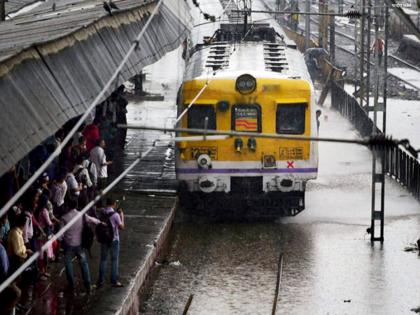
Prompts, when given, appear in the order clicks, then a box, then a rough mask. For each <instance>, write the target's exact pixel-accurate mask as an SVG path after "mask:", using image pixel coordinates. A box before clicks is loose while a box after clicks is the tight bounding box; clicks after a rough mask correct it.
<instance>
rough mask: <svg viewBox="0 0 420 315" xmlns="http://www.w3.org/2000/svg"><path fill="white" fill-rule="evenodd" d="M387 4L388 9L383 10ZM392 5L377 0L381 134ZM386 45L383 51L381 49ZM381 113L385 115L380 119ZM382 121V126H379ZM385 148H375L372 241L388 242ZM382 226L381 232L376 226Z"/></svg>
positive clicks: (376, 118) (377, 101) (376, 71)
mask: <svg viewBox="0 0 420 315" xmlns="http://www.w3.org/2000/svg"><path fill="white" fill-rule="evenodd" d="M384 6H385V10H382V9H381V8H383V7H384ZM388 15H389V8H388V5H387V4H386V3H385V2H384V0H375V41H374V46H373V47H374V53H375V69H374V93H373V110H372V112H373V122H374V124H373V130H372V135H377V134H378V128H379V129H381V130H382V132H383V133H384V134H385V133H386V101H387V91H386V90H387V80H386V74H387V70H388V69H387V68H388V61H387V58H388V18H389V16H388ZM382 44H383V51H382V49H381V47H382ZM379 113H381V114H382V115H381V116H382V117H381V118H382V119H381V120H382V121H380V119H379V116H380V115H378V114H379ZM378 123H380V125H379V126H378ZM385 153H386V151H385V150H380V151H376V150H372V207H371V213H372V214H371V227H370V232H371V234H370V240H371V242H372V243H373V242H376V241H379V242H381V243H383V242H384V224H385V171H386V167H385ZM378 224H379V225H380V228H379V231H378V230H377V229H376V226H377V225H378Z"/></svg>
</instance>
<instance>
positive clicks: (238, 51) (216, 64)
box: [184, 0, 311, 81]
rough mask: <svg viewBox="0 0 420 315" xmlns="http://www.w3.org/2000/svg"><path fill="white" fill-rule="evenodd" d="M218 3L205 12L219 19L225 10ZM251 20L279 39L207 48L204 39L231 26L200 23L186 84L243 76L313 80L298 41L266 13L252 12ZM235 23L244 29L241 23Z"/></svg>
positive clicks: (214, 44) (223, 43) (194, 34)
mask: <svg viewBox="0 0 420 315" xmlns="http://www.w3.org/2000/svg"><path fill="white" fill-rule="evenodd" d="M215 1H216V0H215ZM216 2H217V3H216ZM216 2H215V3H214V5H212V6H209V7H207V8H206V9H208V10H210V13H211V14H214V15H215V16H218V15H220V14H221V13H222V12H223V9H222V7H221V6H220V2H219V0H217V1H216ZM253 6H254V7H255V9H256V10H262V9H264V8H263V7H262V4H261V3H260V2H258V1H255V2H253ZM252 21H254V22H255V23H254V24H255V27H257V28H258V27H260V28H272V29H273V30H274V33H276V34H277V35H278V37H277V38H276V39H275V41H273V40H263V41H236V42H234V41H218V42H212V43H211V44H208V45H205V44H203V39H205V38H207V39H208V38H210V37H211V36H213V35H214V34H215V32H216V31H217V30H218V29H222V28H229V26H228V25H227V24H223V23H220V22H216V23H210V24H209V23H205V22H204V21H203V24H201V23H198V25H196V27H194V29H193V31H192V37H191V40H192V43H191V44H192V45H193V46H195V47H196V49H194V52H193V53H192V54H191V56H190V58H189V60H188V62H187V69H186V72H185V76H184V81H189V80H206V79H223V78H224V79H227V78H232V79H234V78H236V77H237V76H239V75H241V74H244V73H249V74H252V75H253V76H254V77H260V78H261V77H264V78H280V79H288V78H290V79H303V80H308V81H310V80H311V79H310V76H309V73H308V70H307V67H306V64H305V61H304V58H303V54H302V53H300V52H299V51H298V50H297V49H296V44H295V42H294V41H292V40H290V39H289V38H287V36H286V35H285V33H284V31H283V29H282V28H281V27H280V26H279V25H278V24H277V22H276V21H275V20H274V19H273V18H272V17H271V16H269V15H268V14H265V13H252ZM231 24H232V23H231ZM233 24H235V26H236V27H241V26H240V25H238V23H233ZM197 48H198V49H197Z"/></svg>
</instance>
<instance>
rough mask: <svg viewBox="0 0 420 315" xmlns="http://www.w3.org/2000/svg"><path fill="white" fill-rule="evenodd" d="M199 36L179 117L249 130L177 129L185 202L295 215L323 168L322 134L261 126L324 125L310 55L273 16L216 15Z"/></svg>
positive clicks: (244, 213) (201, 210)
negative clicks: (196, 132) (226, 18)
mask: <svg viewBox="0 0 420 315" xmlns="http://www.w3.org/2000/svg"><path fill="white" fill-rule="evenodd" d="M193 36H194V35H193ZM198 37H199V36H197V35H195V40H200V42H198V43H194V45H186V46H187V47H186V50H187V52H186V53H185V55H186V57H185V58H186V71H185V76H184V80H183V83H182V86H181V88H180V91H179V96H178V101H177V103H178V104H177V106H178V115H181V113H184V112H185V115H183V116H179V117H180V122H179V127H181V128H189V129H191V128H193V129H194V128H195V129H208V130H219V131H236V132H246V133H247V134H248V135H247V136H229V135H225V136H218V135H216V136H207V137H206V138H204V137H196V136H195V137H194V136H193V135H192V134H190V133H188V132H179V133H178V134H177V137H178V138H179V139H180V140H179V141H178V142H177V145H176V176H177V180H178V182H179V198H180V205H181V207H182V208H184V209H187V211H190V212H193V214H197V215H199V214H207V215H223V216H224V217H227V218H230V217H233V218H237V217H238V216H239V217H240V218H266V217H270V218H271V217H281V216H295V215H297V214H298V213H300V212H301V211H302V210H304V209H305V190H306V184H307V182H308V181H309V180H313V179H316V177H317V172H318V147H317V143H315V142H311V141H300V140H293V139H289V140H284V139H269V138H260V137H258V134H260V133H266V134H278V135H292V136H307V137H309V136H317V135H318V126H317V118H316V103H315V93H314V87H313V84H312V82H311V79H310V76H309V74H308V71H307V68H306V65H305V62H304V59H303V55H302V54H301V53H300V52H299V51H297V47H296V45H295V43H294V42H291V41H290V40H288V39H287V38H286V36H285V35H284V34H283V33H282V30H281V29H280V28H279V27H278V26H276V25H275V23H274V21H270V20H269V19H266V21H263V22H251V21H250V22H248V23H247V21H244V22H242V23H238V21H236V22H234V23H219V24H218V25H217V29H216V30H215V31H214V32H212V33H208V34H203V32H202V31H201V33H200V37H201V39H199V38H198ZM254 133H255V136H252V134H254Z"/></svg>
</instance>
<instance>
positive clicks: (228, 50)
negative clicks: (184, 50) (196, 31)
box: [184, 41, 309, 81]
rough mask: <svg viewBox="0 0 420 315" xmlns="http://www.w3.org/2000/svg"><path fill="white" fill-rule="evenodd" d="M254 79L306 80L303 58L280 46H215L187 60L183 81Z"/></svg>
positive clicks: (276, 43)
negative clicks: (243, 76) (250, 75)
mask: <svg viewBox="0 0 420 315" xmlns="http://www.w3.org/2000/svg"><path fill="white" fill-rule="evenodd" d="M243 73H249V74H252V75H253V76H255V77H257V78H258V77H260V78H261V77H264V78H282V79H287V78H290V79H304V80H308V79H309V75H308V73H307V70H306V65H305V63H304V59H303V56H302V54H301V53H300V52H298V51H297V50H296V49H295V48H290V47H289V46H287V45H286V44H284V43H281V42H274V43H273V42H267V41H263V42H249V41H245V42H239V43H229V42H217V43H215V44H211V45H208V46H204V47H201V49H199V50H198V51H196V52H195V53H194V54H192V56H191V57H190V60H189V61H188V65H187V70H186V74H185V78H184V80H185V81H189V80H194V79H198V80H200V79H210V78H213V79H222V78H236V77H237V76H239V75H241V74H243Z"/></svg>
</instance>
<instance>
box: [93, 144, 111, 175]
mask: <svg viewBox="0 0 420 315" xmlns="http://www.w3.org/2000/svg"><path fill="white" fill-rule="evenodd" d="M90 160H91V161H92V162H93V163H95V165H96V170H97V171H98V178H107V177H108V166H107V165H106V155H105V151H104V149H102V148H101V147H100V146H96V147H94V148H93V149H92V150H91V151H90Z"/></svg>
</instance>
